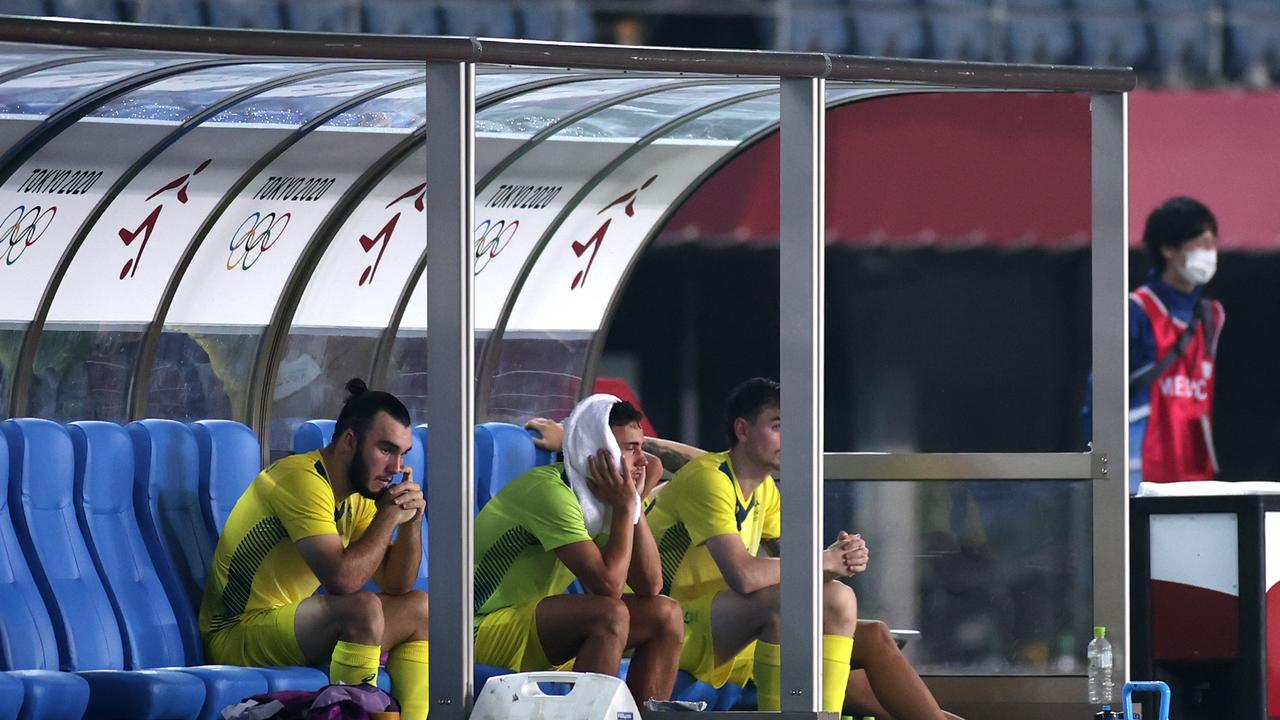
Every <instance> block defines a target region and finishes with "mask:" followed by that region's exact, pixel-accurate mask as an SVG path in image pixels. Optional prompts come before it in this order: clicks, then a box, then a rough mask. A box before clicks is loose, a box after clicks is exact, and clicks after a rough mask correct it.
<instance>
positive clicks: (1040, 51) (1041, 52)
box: [1006, 12, 1075, 64]
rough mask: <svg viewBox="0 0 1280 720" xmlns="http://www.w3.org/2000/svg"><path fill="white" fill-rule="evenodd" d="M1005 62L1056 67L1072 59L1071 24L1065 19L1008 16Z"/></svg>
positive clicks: (1049, 16) (1052, 16) (1073, 53)
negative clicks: (1007, 40) (1007, 41)
mask: <svg viewBox="0 0 1280 720" xmlns="http://www.w3.org/2000/svg"><path fill="white" fill-rule="evenodd" d="M1006 57H1007V58H1008V60H1009V62H1015V63H1040V64H1045V63H1049V64H1056V63H1069V62H1071V61H1072V59H1073V58H1074V57H1075V40H1074V38H1073V35H1072V32H1071V23H1070V22H1069V21H1068V20H1067V17H1066V16H1065V15H1051V14H1047V15H1033V14H1021V13H1019V14H1014V13H1012V12H1011V13H1010V15H1009V43H1008V53H1007V54H1006Z"/></svg>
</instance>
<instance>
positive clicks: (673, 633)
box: [651, 595, 684, 642]
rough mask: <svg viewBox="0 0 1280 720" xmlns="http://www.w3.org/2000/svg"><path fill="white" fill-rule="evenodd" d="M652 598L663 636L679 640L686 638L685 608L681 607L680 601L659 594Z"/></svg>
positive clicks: (655, 616)
mask: <svg viewBox="0 0 1280 720" xmlns="http://www.w3.org/2000/svg"><path fill="white" fill-rule="evenodd" d="M651 600H652V603H653V609H654V612H653V615H654V618H655V623H656V625H657V626H658V627H657V629H658V630H659V631H660V632H661V634H662V636H663V637H666V638H669V639H675V640H676V641H677V642H679V641H680V640H682V639H684V609H683V608H681V607H680V603H678V602H676V601H675V600H672V599H671V598H669V597H667V596H666V595H659V596H657V597H655V598H652V599H651Z"/></svg>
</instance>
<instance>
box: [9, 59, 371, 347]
mask: <svg viewBox="0 0 1280 720" xmlns="http://www.w3.org/2000/svg"><path fill="white" fill-rule="evenodd" d="M305 82H306V83H307V84H308V86H309V85H310V83H311V81H310V80H308V81H305ZM349 93H350V94H354V91H349ZM345 97H346V96H342V97H339V98H337V99H333V100H332V101H331V103H337V102H340V101H341V100H342V99H344V98H345ZM247 102H251V101H250V100H245V101H242V103H241V104H244V103H247ZM330 107H332V104H331V105H330ZM228 112H234V110H229V111H228ZM225 114H226V113H224V115H225ZM105 132H106V131H104V130H103V129H102V128H101V126H97V127H94V128H93V129H92V132H91V133H90V134H89V135H88V136H87V142H101V139H102V137H103V135H104V133H105ZM290 133H291V130H290V128H289V127H271V128H255V129H254V130H252V131H246V130H245V129H244V128H241V127H237V126H235V125H230V124H226V123H221V124H209V123H206V124H202V125H201V126H199V127H197V128H195V129H193V130H191V131H190V132H188V133H186V134H185V135H183V136H182V137H181V138H179V139H178V140H177V141H176V142H175V143H174V144H173V145H171V146H169V147H168V148H166V149H165V151H164V152H162V153H161V154H160V155H159V156H158V157H157V158H156V159H155V160H153V161H152V162H151V164H150V165H148V166H147V167H145V168H142V169H141V171H140V172H139V173H138V175H137V176H135V177H134V178H133V179H132V180H131V181H130V182H129V184H128V186H127V187H125V189H124V190H123V191H121V193H120V195H119V196H117V197H116V198H115V199H114V200H113V201H112V202H111V204H110V206H108V207H107V208H106V210H105V211H103V213H102V215H101V216H100V217H99V218H98V220H97V221H96V222H95V224H94V226H93V228H91V229H90V231H89V234H88V236H87V237H86V238H85V241H84V243H83V245H81V247H80V249H79V252H77V253H76V257H75V259H74V260H73V261H72V263H71V266H70V267H69V268H68V271H67V275H66V277H65V279H64V281H63V283H62V286H61V288H60V290H59V292H58V295H57V297H56V298H55V299H54V302H53V306H52V308H51V309H50V316H49V319H50V321H51V322H99V321H109V322H149V321H150V320H151V319H152V317H153V316H154V314H155V308H156V304H157V303H158V302H159V300H160V295H161V293H162V292H163V290H164V287H165V284H166V283H167V282H168V280H169V276H170V274H171V273H172V270H173V268H174V266H175V265H176V264H177V262H178V259H179V258H180V257H181V255H182V251H183V250H184V249H185V248H186V246H187V244H188V243H189V242H190V240H191V237H192V235H193V234H194V233H195V232H196V230H197V229H198V228H199V227H200V225H201V223H203V222H204V220H205V218H206V217H207V215H208V213H209V212H210V211H212V209H213V208H214V206H215V205H216V204H217V203H218V201H220V200H221V199H222V197H223V195H224V194H225V193H226V190H227V188H229V187H231V185H232V184H234V183H235V182H236V181H237V180H238V179H239V178H240V176H241V175H242V174H243V173H244V172H245V171H246V170H247V169H248V168H249V167H250V166H251V165H252V164H253V163H255V162H257V161H258V159H260V158H261V157H263V156H264V155H265V154H267V153H268V152H270V151H271V150H272V148H274V147H276V146H277V145H278V144H279V143H280V142H281V141H283V140H285V139H286V138H288V137H289V136H290ZM152 237H155V238H157V240H159V239H161V238H163V242H159V241H157V242H155V243H151V242H149V240H150V238H152ZM126 238H127V239H128V240H129V242H127V243H126V242H124V240H125V239H126ZM144 254H145V262H144ZM126 265H127V271H126V272H123V273H122V271H123V270H125V268H126ZM0 272H3V269H2V268H0ZM2 292H3V291H2V290H0V293H2ZM85 297H93V298H94V302H92V303H87V302H84V298H85Z"/></svg>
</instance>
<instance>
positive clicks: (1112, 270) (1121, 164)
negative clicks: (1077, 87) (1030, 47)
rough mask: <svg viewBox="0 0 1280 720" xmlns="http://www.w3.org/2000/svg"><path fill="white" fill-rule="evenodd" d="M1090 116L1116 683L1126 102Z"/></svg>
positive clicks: (1096, 560)
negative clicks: (1091, 120)
mask: <svg viewBox="0 0 1280 720" xmlns="http://www.w3.org/2000/svg"><path fill="white" fill-rule="evenodd" d="M1091 107H1092V114H1093V244H1092V261H1093V274H1092V293H1093V453H1092V454H1093V468H1094V474H1093V612H1094V624H1095V625H1105V626H1107V634H1108V635H1109V636H1110V640H1111V647H1112V652H1113V653H1114V658H1115V660H1114V662H1115V670H1116V672H1117V674H1118V677H1117V678H1115V680H1116V683H1117V687H1119V686H1120V685H1122V684H1124V683H1125V682H1126V681H1127V680H1128V679H1129V472H1128V467H1129V454H1128V446H1129V421H1128V417H1129V300H1128V296H1129V288H1128V284H1129V240H1128V238H1129V233H1128V229H1129V225H1128V215H1127V208H1128V207H1129V184H1128V153H1129V146H1128V102H1127V97H1126V96H1125V95H1123V94H1104V95H1097V96H1095V97H1093V99H1092V106H1091Z"/></svg>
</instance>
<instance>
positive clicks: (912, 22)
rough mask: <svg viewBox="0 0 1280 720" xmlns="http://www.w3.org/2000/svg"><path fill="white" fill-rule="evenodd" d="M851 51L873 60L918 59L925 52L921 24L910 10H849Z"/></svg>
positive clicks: (922, 24)
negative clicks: (851, 18)
mask: <svg viewBox="0 0 1280 720" xmlns="http://www.w3.org/2000/svg"><path fill="white" fill-rule="evenodd" d="M853 36H854V40H855V42H854V47H853V50H854V52H857V53H859V54H861V55H874V56H877V57H921V56H923V55H924V51H925V46H924V45H925V32H924V23H923V21H922V20H921V18H920V14H919V13H918V12H916V11H915V10H911V9H902V10H897V9H874V8H870V7H867V8H860V7H856V6H855V8H854V10H853Z"/></svg>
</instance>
